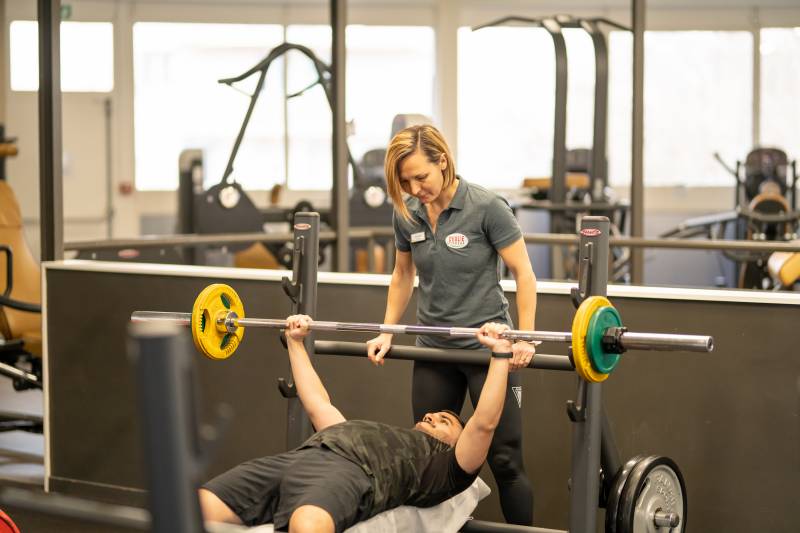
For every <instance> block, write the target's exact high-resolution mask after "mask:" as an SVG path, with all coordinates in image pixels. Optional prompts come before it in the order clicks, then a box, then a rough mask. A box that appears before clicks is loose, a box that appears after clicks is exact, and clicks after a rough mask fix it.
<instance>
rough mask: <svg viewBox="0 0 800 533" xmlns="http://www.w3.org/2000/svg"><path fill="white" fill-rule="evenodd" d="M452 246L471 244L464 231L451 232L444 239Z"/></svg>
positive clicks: (461, 246) (458, 246)
mask: <svg viewBox="0 0 800 533" xmlns="http://www.w3.org/2000/svg"><path fill="white" fill-rule="evenodd" d="M444 242H445V243H446V244H447V246H449V247H450V248H456V249H458V248H463V247H465V246H466V245H468V244H469V239H467V236H466V235H464V234H463V233H451V234H450V235H448V236H447V238H446V239H445V241H444Z"/></svg>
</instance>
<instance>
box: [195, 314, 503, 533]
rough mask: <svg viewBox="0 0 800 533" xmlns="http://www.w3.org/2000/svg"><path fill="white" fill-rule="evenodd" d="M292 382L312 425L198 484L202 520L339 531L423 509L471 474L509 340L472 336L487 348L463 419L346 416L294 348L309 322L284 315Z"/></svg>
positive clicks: (488, 431) (487, 330) (499, 327)
mask: <svg viewBox="0 0 800 533" xmlns="http://www.w3.org/2000/svg"><path fill="white" fill-rule="evenodd" d="M286 322H287V335H286V336H287V344H288V348H289V361H290V362H291V366H292V374H293V377H294V382H295V387H296V388H297V394H298V396H299V397H300V401H301V402H302V403H303V407H304V409H305V410H306V412H307V413H308V416H309V418H310V419H311V423H312V424H313V425H314V428H315V429H316V430H317V433H315V434H314V435H313V436H312V437H311V438H309V439H308V440H307V441H306V442H305V443H303V444H302V445H301V446H300V447H299V448H297V449H294V450H291V451H288V452H285V453H281V454H279V455H273V456H269V457H263V458H260V459H254V460H252V461H247V462H245V463H242V464H241V465H239V466H237V467H235V468H233V469H231V470H229V471H228V472H225V473H224V474H222V475H220V476H218V477H216V478H214V479H212V480H211V481H209V482H208V483H206V484H205V485H204V486H203V488H201V489H200V505H201V508H202V511H203V518H204V519H205V520H207V521H213V522H230V523H235V524H246V525H249V526H255V525H260V524H267V523H274V525H275V529H276V530H285V529H286V527H287V526H288V528H289V531H290V532H291V533H305V532H315V533H316V532H333V531H336V532H341V531H344V530H345V529H347V528H348V527H350V526H352V525H354V524H356V523H358V522H360V521H362V520H366V519H368V518H370V517H372V516H374V515H376V514H378V513H381V512H383V511H386V510H389V509H392V508H395V507H398V506H400V505H412V506H417V507H430V506H433V505H436V504H439V503H441V502H443V501H445V500H447V499H448V498H451V497H452V496H455V495H456V494H458V493H460V492H461V491H463V490H464V489H466V488H467V487H469V486H470V485H471V484H472V482H473V481H475V478H476V477H477V476H478V471H479V470H480V468H481V466H482V465H483V462H484V461H485V459H486V454H487V452H488V450H489V445H490V444H491V442H492V436H493V435H494V430H495V427H496V426H497V422H498V420H499V419H500V413H501V412H502V410H503V402H504V400H505V397H506V382H507V381H508V367H509V360H510V359H509V358H510V357H511V343H510V342H509V341H506V340H504V339H501V338H500V337H499V336H500V333H502V332H503V331H504V330H505V329H508V326H506V325H505V324H493V323H489V324H485V325H483V326H482V327H481V328H480V329H479V331H478V334H477V337H478V340H479V341H480V342H481V343H482V344H484V345H485V346H486V347H488V348H490V349H491V350H492V359H491V363H490V365H489V371H488V374H487V376H486V382H485V383H484V385H483V389H482V391H481V396H480V400H479V401H478V405H477V407H475V412H474V414H473V415H472V417H471V418H470V419H469V422H467V424H466V425H464V424H463V423H462V422H461V421H460V419H459V418H458V416H457V415H456V414H455V413H453V412H450V411H441V412H438V413H428V414H426V415H425V416H424V417H423V419H422V420H421V421H420V422H418V423H417V424H416V425H415V426H414V427H413V428H400V427H397V426H391V425H388V424H381V423H380V422H370V421H365V420H349V421H348V420H346V419H345V418H344V416H342V413H340V412H339V410H338V409H337V408H336V407H334V406H333V405H332V404H331V401H330V397H329V396H328V392H327V391H326V390H325V387H324V386H323V385H322V381H320V378H319V376H318V375H317V373H316V372H315V371H314V367H313V366H312V365H311V361H310V360H309V357H308V353H307V352H306V350H305V347H304V346H303V337H305V336H306V334H307V333H308V331H309V329H308V325H309V323H310V322H311V319H310V318H309V317H307V316H303V315H295V316H291V317H289V318H288V319H287V321H286Z"/></svg>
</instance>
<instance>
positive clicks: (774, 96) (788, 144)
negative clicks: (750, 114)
mask: <svg viewBox="0 0 800 533" xmlns="http://www.w3.org/2000/svg"><path fill="white" fill-rule="evenodd" d="M798 95H800V28H765V29H763V30H761V144H762V145H764V146H774V147H777V148H781V149H783V150H784V151H786V152H787V154H788V156H789V159H797V158H800V97H799V96H798ZM742 157H743V156H742Z"/></svg>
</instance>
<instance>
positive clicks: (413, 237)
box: [411, 231, 425, 242]
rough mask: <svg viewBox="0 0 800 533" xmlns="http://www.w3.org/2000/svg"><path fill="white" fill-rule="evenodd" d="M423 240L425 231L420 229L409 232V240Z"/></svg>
mask: <svg viewBox="0 0 800 533" xmlns="http://www.w3.org/2000/svg"><path fill="white" fill-rule="evenodd" d="M424 240H425V232H424V231H420V232H419V233H412V234H411V242H422V241H424Z"/></svg>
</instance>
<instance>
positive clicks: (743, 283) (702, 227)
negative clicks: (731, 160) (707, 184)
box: [659, 147, 800, 290]
mask: <svg viewBox="0 0 800 533" xmlns="http://www.w3.org/2000/svg"><path fill="white" fill-rule="evenodd" d="M714 158H715V159H716V160H717V162H719V164H720V165H722V167H723V168H724V169H725V170H726V171H727V172H728V173H729V174H730V175H731V176H733V178H734V180H736V186H735V188H734V208H733V210H732V211H726V212H723V213H717V214H713V215H706V216H701V217H695V218H691V219H688V220H686V221H684V222H682V223H680V224H679V225H678V226H676V227H675V228H672V229H670V230H669V231H666V232H664V233H662V234H661V235H659V237H660V238H673V239H675V238H677V239H691V238H694V237H706V238H715V239H725V238H733V239H736V240H754V241H786V242H790V241H794V240H797V239H798V233H800V211H798V210H797V162H796V161H794V160H792V161H790V160H789V158H788V157H787V155H786V152H784V151H783V150H781V149H779V148H765V147H759V148H754V149H753V150H751V151H750V152H749V153H748V154H747V157H746V158H745V160H744V162H741V161H736V165H735V166H734V167H731V166H730V165H728V164H727V163H726V162H725V161H724V160H723V159H722V158H721V157H720V155H719V154H718V153H715V154H714ZM722 254H723V256H724V257H726V258H727V259H729V260H731V261H733V263H734V264H735V265H736V266H737V272H736V274H735V277H736V280H735V281H733V282H730V281H729V284H730V285H733V286H737V287H739V288H742V289H766V290H781V289H788V290H792V289H793V288H794V287H795V284H796V283H797V281H798V280H800V254H796V253H791V252H771V253H770V252H746V251H732V250H723V251H722Z"/></svg>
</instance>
